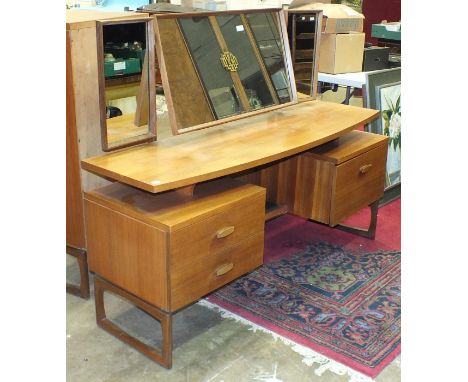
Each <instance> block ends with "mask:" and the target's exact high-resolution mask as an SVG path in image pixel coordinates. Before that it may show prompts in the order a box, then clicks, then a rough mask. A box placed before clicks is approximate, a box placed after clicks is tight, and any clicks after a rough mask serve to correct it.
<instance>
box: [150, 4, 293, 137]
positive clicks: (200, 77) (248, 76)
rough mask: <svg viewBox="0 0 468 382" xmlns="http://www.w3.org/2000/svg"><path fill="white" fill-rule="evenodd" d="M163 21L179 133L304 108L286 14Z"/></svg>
mask: <svg viewBox="0 0 468 382" xmlns="http://www.w3.org/2000/svg"><path fill="white" fill-rule="evenodd" d="M155 20H156V23H155V28H156V48H157V52H158V60H159V62H160V67H161V72H162V73H161V75H162V81H163V86H164V93H165V96H166V100H167V104H168V110H169V118H170V122H171V126H172V130H173V133H174V134H180V133H183V132H187V131H191V130H194V129H199V128H203V127H208V126H211V125H214V124H218V123H220V120H223V121H228V120H232V119H236V118H239V116H247V115H251V114H254V113H259V112H262V111H266V110H271V109H272V108H279V107H283V106H286V105H289V104H292V103H296V102H297V96H296V92H295V86H294V76H293V74H292V66H291V62H290V59H289V57H290V55H289V46H288V44H287V37H286V26H285V21H284V17H283V13H282V12H280V10H265V9H261V10H249V11H245V10H244V11H229V12H223V13H219V12H218V13H215V12H197V13H185V14H165V15H157V16H156V18H155ZM285 42H286V43H285Z"/></svg>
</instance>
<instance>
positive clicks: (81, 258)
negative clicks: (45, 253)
mask: <svg viewBox="0 0 468 382" xmlns="http://www.w3.org/2000/svg"><path fill="white" fill-rule="evenodd" d="M67 254H68V255H71V256H73V257H76V259H77V261H78V265H79V266H80V285H79V286H77V285H73V284H69V283H67V293H71V294H74V295H75V296H79V297H82V298H84V299H88V298H89V277H88V260H87V255H86V251H85V250H84V249H78V248H74V247H70V246H68V245H67Z"/></svg>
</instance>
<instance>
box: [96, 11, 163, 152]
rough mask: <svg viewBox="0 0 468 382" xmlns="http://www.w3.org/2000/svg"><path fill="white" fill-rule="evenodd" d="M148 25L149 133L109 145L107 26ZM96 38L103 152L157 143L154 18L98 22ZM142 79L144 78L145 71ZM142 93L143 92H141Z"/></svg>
mask: <svg viewBox="0 0 468 382" xmlns="http://www.w3.org/2000/svg"><path fill="white" fill-rule="evenodd" d="M137 23H146V59H147V61H148V75H147V76H146V77H147V82H148V87H149V88H148V132H147V133H146V134H142V135H137V136H136V137H130V138H126V139H123V140H120V141H118V142H116V143H113V144H109V141H108V138H107V137H108V135H107V118H106V95H105V94H106V86H105V84H106V80H105V78H104V41H103V40H104V39H103V36H104V34H103V33H104V32H103V29H104V27H105V26H106V25H122V24H137ZM96 38H97V58H98V86H99V110H100V125H101V145H102V150H103V151H106V152H107V151H113V150H118V149H121V148H124V147H129V146H135V145H138V144H141V143H145V142H151V141H155V140H156V138H157V135H156V83H155V77H156V76H155V55H154V54H155V53H154V25H153V18H152V17H142V18H138V19H130V20H127V19H125V20H122V19H121V20H111V21H97V22H96ZM141 77H142V78H144V73H143V70H142V72H141ZM140 92H141V90H140Z"/></svg>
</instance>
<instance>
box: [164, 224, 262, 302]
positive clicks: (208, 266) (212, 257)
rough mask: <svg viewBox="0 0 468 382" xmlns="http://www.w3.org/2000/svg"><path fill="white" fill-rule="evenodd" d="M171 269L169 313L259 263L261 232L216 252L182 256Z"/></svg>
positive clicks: (260, 256)
mask: <svg viewBox="0 0 468 382" xmlns="http://www.w3.org/2000/svg"><path fill="white" fill-rule="evenodd" d="M186 257H187V261H185V262H179V263H175V264H173V266H172V267H171V310H172V311H174V310H177V309H179V308H182V307H184V306H185V305H187V304H190V303H192V302H193V301H196V300H198V299H199V298H201V297H203V296H204V295H206V294H208V293H210V292H212V291H214V290H215V289H217V288H219V287H221V286H223V285H225V284H227V283H228V282H230V281H232V280H234V279H236V278H238V277H240V276H242V275H243V274H245V273H247V272H249V271H251V270H253V269H255V268H257V267H259V266H260V265H262V264H263V231H261V232H259V233H257V234H256V235H253V236H251V237H249V238H247V239H246V240H244V241H242V242H241V243H240V244H238V245H235V246H232V247H229V248H225V249H224V250H222V251H219V252H207V253H197V252H194V253H186Z"/></svg>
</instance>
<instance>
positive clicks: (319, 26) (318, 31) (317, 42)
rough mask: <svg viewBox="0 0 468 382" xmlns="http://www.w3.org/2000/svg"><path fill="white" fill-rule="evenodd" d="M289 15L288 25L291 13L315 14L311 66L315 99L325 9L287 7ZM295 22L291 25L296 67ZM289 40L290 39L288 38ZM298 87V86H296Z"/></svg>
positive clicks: (311, 92)
mask: <svg viewBox="0 0 468 382" xmlns="http://www.w3.org/2000/svg"><path fill="white" fill-rule="evenodd" d="M285 12H286V14H287V16H288V17H286V27H287V26H288V25H287V24H288V22H289V15H290V14H291V15H292V16H293V17H294V16H295V15H314V16H315V20H316V21H315V23H316V24H315V36H314V58H313V63H312V68H311V71H312V73H311V83H310V92H309V97H311V98H313V99H317V96H318V94H317V82H318V62H319V51H320V40H321V36H322V19H323V11H321V10H300V9H297V10H296V9H287V10H285ZM295 27H296V25H295V23H294V22H293V24H292V25H291V30H292V33H291V36H290V37H291V45H292V46H291V62H292V65H293V67H294V64H295V62H294V58H295V44H293V42H292V41H293V39H295V38H296V36H295ZM288 42H289V40H288ZM296 88H297V86H296Z"/></svg>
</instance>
